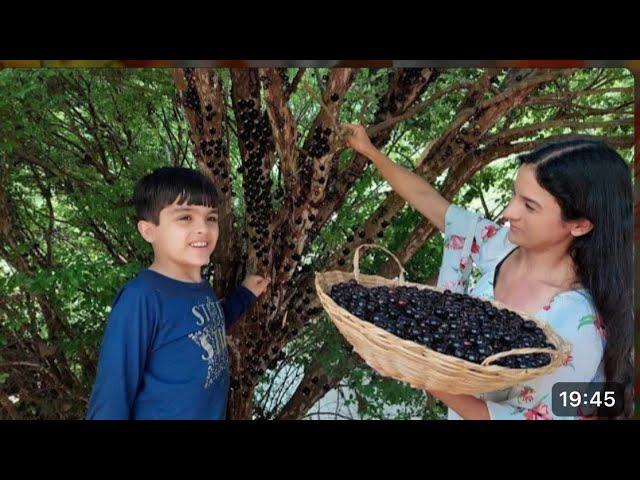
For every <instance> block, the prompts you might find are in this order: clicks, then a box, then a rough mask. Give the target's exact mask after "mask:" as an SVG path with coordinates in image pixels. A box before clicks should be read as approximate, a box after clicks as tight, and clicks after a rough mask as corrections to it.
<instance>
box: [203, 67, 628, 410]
mask: <svg viewBox="0 0 640 480" xmlns="http://www.w3.org/2000/svg"><path fill="white" fill-rule="evenodd" d="M442 73H443V72H440V71H438V70H436V69H431V68H423V69H420V68H405V69H398V70H390V71H389V78H388V86H387V90H386V91H385V92H384V93H383V94H382V95H381V96H380V97H379V99H378V100H377V104H376V106H375V112H374V115H373V119H372V121H371V123H370V124H369V125H368V127H369V131H370V136H371V138H372V141H373V143H374V144H375V145H376V146H377V147H378V148H384V147H385V145H386V144H387V142H388V141H389V139H390V137H391V134H392V132H393V130H394V128H395V127H396V126H397V125H398V124H399V123H401V122H405V121H406V120H408V119H411V118H413V117H416V116H418V115H420V112H422V111H423V110H424V109H427V108H429V106H430V105H431V104H433V103H434V102H436V101H437V100H438V99H440V98H442V97H443V96H445V95H447V94H452V93H454V92H463V93H464V95H463V96H462V98H461V100H460V101H459V104H458V105H457V107H456V113H455V115H454V116H453V118H452V120H451V121H450V122H449V125H448V126H447V128H445V129H444V131H443V132H441V133H440V134H439V136H438V137H437V138H436V139H435V140H434V141H432V142H431V144H430V145H429V148H428V149H427V150H425V151H424V152H423V154H422V156H421V157H420V159H419V163H418V165H417V166H416V167H415V172H416V173H418V174H420V175H422V176H423V177H424V178H426V179H427V180H428V181H431V182H433V181H434V180H435V179H436V178H437V177H438V176H439V175H441V174H442V173H443V172H445V171H448V175H447V178H446V181H445V183H444V185H443V192H442V193H443V194H444V195H445V196H446V197H447V198H452V197H453V196H454V195H455V193H456V192H457V191H458V190H459V189H460V188H461V187H462V185H464V184H465V183H466V182H468V181H469V180H470V179H471V178H472V177H473V175H474V174H475V173H476V172H478V171H479V170H480V169H481V168H482V167H484V166H486V165H488V164H490V163H491V162H492V161H494V160H496V159H499V158H504V157H507V156H509V155H511V154H513V153H518V152H522V151H525V150H527V149H531V148H533V147H535V146H536V145H537V144H539V143H541V142H542V141H544V139H543V138H537V134H538V133H541V132H544V131H547V130H550V129H564V128H569V129H571V130H572V131H573V130H580V129H608V128H615V127H616V126H620V125H629V124H630V122H631V118H630V117H629V116H624V115H623V116H622V118H615V119H611V120H609V119H607V120H598V121H593V122H590V121H588V119H586V118H585V116H588V113H587V112H585V111H584V109H582V108H581V106H578V105H575V106H572V105H571V103H572V100H573V99H575V98H578V97H580V96H582V95H589V94H590V93H591V94H595V93H598V92H597V90H598V89H599V88H602V86H599V85H596V82H594V83H593V84H592V85H586V86H585V88H584V90H571V89H569V88H568V82H563V80H565V79H568V78H570V77H571V76H572V75H574V74H575V70H518V71H509V72H498V71H495V70H489V69H488V70H485V71H481V72H478V75H477V76H476V78H474V79H473V80H471V81H466V82H459V83H454V84H453V85H450V86H448V87H446V88H438V87H437V79H438V77H439V75H441V74H442ZM445 73H446V72H445ZM356 74H357V72H356V71H355V70H354V69H348V68H339V69H333V70H330V71H329V73H328V74H327V76H326V77H325V78H324V79H323V80H324V81H322V82H318V83H317V84H316V87H317V88H318V92H317V94H316V96H314V97H313V98H314V99H315V100H316V102H317V103H319V104H320V108H318V110H317V112H318V113H317V115H316V116H315V118H314V119H313V120H312V121H311V122H310V123H309V125H308V127H307V129H306V131H305V132H303V134H301V135H300V134H299V133H298V132H299V127H298V125H297V123H296V119H295V115H294V114H293V113H292V112H291V109H290V107H289V105H288V102H287V99H288V98H290V95H291V92H290V90H289V87H290V85H289V84H288V77H287V74H286V73H284V72H283V70H282V69H254V70H252V69H243V70H232V71H231V92H232V105H233V110H234V114H235V119H236V128H237V136H238V145H239V150H240V154H241V157H242V173H243V175H244V185H245V188H244V199H245V203H246V212H247V218H246V229H245V233H244V235H245V237H244V238H245V239H246V240H248V241H247V242H246V250H247V251H248V254H249V255H248V258H247V264H248V265H249V266H250V267H249V269H250V270H251V271H255V272H257V273H260V274H262V275H268V276H269V277H270V278H271V280H272V285H271V289H270V291H269V292H267V294H265V296H264V297H263V299H261V301H260V302H259V303H258V305H257V306H256V308H254V309H253V310H252V311H251V312H249V314H248V315H247V319H246V320H245V321H243V322H241V323H240V324H239V325H238V327H236V328H235V329H234V330H233V331H232V332H231V333H230V335H229V346H230V350H231V355H232V358H233V359H234V362H233V368H232V379H233V380H232V389H231V396H230V404H229V405H230V407H229V416H230V418H252V416H253V415H254V414H255V411H254V405H253V399H254V396H253V394H252V391H253V389H254V388H255V386H256V383H257V382H259V380H260V377H261V375H263V373H264V372H265V371H266V370H268V369H273V368H274V367H275V366H276V365H277V362H278V361H281V360H283V359H284V357H285V354H284V353H283V352H284V351H285V350H284V347H285V346H286V345H287V343H288V341H289V340H290V339H291V338H292V337H293V336H295V335H296V334H297V333H298V332H299V331H300V330H301V329H302V328H304V327H305V326H307V325H309V324H310V323H312V322H313V321H314V319H315V318H316V317H317V316H318V315H319V314H320V313H321V309H320V307H319V303H318V300H317V297H316V296H315V294H314V291H313V275H314V271H315V270H320V269H344V268H349V267H350V264H349V262H348V260H349V258H350V256H351V255H352V252H353V251H354V249H355V248H356V247H357V246H358V245H360V244H362V243H365V242H367V243H372V242H377V241H381V240H383V239H384V235H385V230H386V229H387V228H388V227H389V226H390V225H392V223H393V222H394V219H395V218H396V217H397V215H398V214H399V212H400V211H401V209H402V208H403V207H404V205H405V202H404V201H403V200H402V199H401V198H400V197H399V196H398V195H396V194H394V193H389V194H388V195H387V197H386V199H385V200H384V201H383V202H381V204H380V205H379V207H378V208H377V209H376V210H375V211H374V212H373V214H372V215H371V216H370V217H369V218H368V220H366V221H365V222H364V224H363V225H360V226H358V227H357V228H355V229H354V231H353V232H352V233H351V234H350V235H347V236H346V237H345V242H344V244H343V245H342V246H341V247H339V248H336V250H335V252H334V254H333V255H331V256H330V257H328V258H327V259H326V260H325V262H324V263H323V264H322V265H318V264H316V265H314V268H313V269H311V268H305V267H304V266H302V265H301V260H302V259H303V258H304V256H305V254H306V253H308V247H309V245H310V243H311V242H312V241H313V240H314V239H315V238H316V236H317V235H318V234H319V232H320V231H321V229H322V227H323V226H324V225H325V224H326V223H327V222H328V221H329V219H330V218H331V216H332V215H334V213H336V212H337V211H339V210H340V208H341V207H342V205H343V202H344V200H345V197H346V196H347V195H348V193H349V191H350V189H351V188H352V187H353V186H354V185H355V184H356V183H357V182H358V180H359V179H360V177H361V175H362V174H363V172H364V170H365V169H366V168H367V160H366V159H365V158H363V157H362V156H360V155H355V154H354V155H352V156H351V158H350V159H349V162H348V164H347V165H346V166H345V167H344V168H343V169H342V170H341V171H340V172H339V173H338V171H337V170H336V166H337V164H338V161H339V157H340V154H341V153H342V152H343V151H344V142H343V141H341V140H342V139H341V138H340V132H339V125H340V123H341V116H340V110H341V108H342V106H343V103H344V100H345V95H346V93H347V92H348V91H349V89H350V88H351V87H352V86H353V81H354V77H355V76H356ZM191 75H193V74H191ZM307 75H310V73H309V72H308V71H307V72H303V73H302V74H301V75H299V76H298V75H296V79H297V81H298V82H301V83H303V84H304V82H305V76H307ZM193 77H194V78H196V76H193ZM299 77H302V78H301V79H300V78H299ZM196 82H197V80H196ZM553 84H556V85H565V89H564V90H563V89H562V88H557V89H556V90H554V91H553V93H549V94H543V93H542V94H541V92H544V91H545V88H546V87H547V86H549V85H553ZM298 88H299V87H298ZM201 90H202V87H200V88H198V89H197V91H201ZM594 91H596V92H595V93H594ZM600 93H604V92H600ZM261 100H262V102H261ZM533 105H537V106H541V105H544V106H545V107H546V108H547V109H548V110H549V111H553V110H557V111H556V113H555V114H554V113H553V112H552V113H551V116H550V117H549V118H548V119H546V120H545V121H542V122H540V123H538V124H532V125H526V126H523V127H519V128H514V127H512V125H513V124H514V123H516V122H517V119H518V118H519V117H523V116H524V115H526V112H527V108H531V107H532V106H533ZM627 106H628V105H627ZM559 107H561V108H559ZM572 107H574V108H572ZM623 108H624V107H623ZM618 111H619V110H618ZM607 112H610V113H614V112H615V110H612V109H611V108H610V109H607ZM607 112H598V111H597V109H596V111H593V112H591V113H593V115H599V114H605V115H606V113H607ZM585 114H587V115H585ZM350 120H351V121H357V119H354V118H351V119H350ZM191 127H192V130H193V128H194V125H193V124H191ZM556 136H557V135H556ZM523 139H524V140H526V141H523ZM607 140H608V141H609V142H610V143H612V144H613V145H614V146H616V147H620V148H623V147H629V146H631V138H630V137H629V136H628V135H622V136H614V137H608V138H607ZM200 165H203V162H200ZM274 169H276V170H277V171H278V172H279V178H280V179H281V180H280V181H281V184H280V185H278V188H279V189H280V191H281V192H282V193H281V194H283V197H284V198H283V199H282V201H281V202H280V203H279V207H278V208H277V209H275V210H274V209H272V208H271V205H272V203H273V202H272V198H271V195H272V190H273V189H272V188H271V187H272V186H271V185H270V184H269V179H270V173H271V172H272V171H273V170H274ZM434 233H435V229H434V227H433V225H431V224H430V223H429V222H428V221H426V220H424V221H423V222H421V224H420V225H418V226H417V227H416V228H415V230H414V232H412V233H411V234H409V235H408V236H407V238H406V240H405V241H404V242H403V244H402V246H401V248H400V249H399V250H398V251H397V252H396V253H397V254H398V255H399V256H400V258H401V259H402V260H403V261H408V260H409V259H410V258H411V257H412V256H413V255H414V254H415V253H416V251H417V250H418V249H419V248H420V246H421V245H423V244H424V243H425V241H427V240H428V239H429V238H430V237H431V236H432V235H433V234H434ZM384 268H385V270H388V267H386V266H385V267H384ZM226 288H230V285H227V286H226ZM343 374H344V373H343ZM339 380H340V378H337V377H336V378H329V377H328V376H327V372H324V371H323V369H322V365H321V364H320V363H319V362H315V363H314V362H311V363H310V367H309V370H308V371H306V372H305V374H304V377H303V379H302V381H301V382H300V384H299V386H298V388H297V390H296V391H295V392H294V393H293V396H292V397H291V399H290V400H289V402H288V403H287V404H286V405H285V406H284V407H283V408H282V409H281V410H280V411H278V412H271V415H272V416H276V417H277V418H300V417H301V416H303V415H304V414H305V413H306V412H307V411H308V409H309V408H310V407H311V406H312V405H313V404H314V403H315V402H316V401H317V400H318V399H319V398H320V396H321V395H322V394H323V393H324V392H326V391H327V389H329V388H331V387H333V386H334V385H335V384H336V382H337V381H339ZM261 414H264V412H261Z"/></svg>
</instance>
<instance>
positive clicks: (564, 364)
mask: <svg viewBox="0 0 640 480" xmlns="http://www.w3.org/2000/svg"><path fill="white" fill-rule="evenodd" d="M572 361H573V355H571V354H569V355H567V358H565V359H564V360H563V361H562V366H563V367H566V366H567V365H569V364H571V362H572Z"/></svg>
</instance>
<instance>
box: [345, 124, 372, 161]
mask: <svg viewBox="0 0 640 480" xmlns="http://www.w3.org/2000/svg"><path fill="white" fill-rule="evenodd" d="M344 127H345V128H344V130H345V134H346V137H347V138H346V142H347V146H348V147H349V148H352V149H353V150H355V151H356V152H358V153H359V154H361V155H365V156H368V154H369V153H371V152H372V151H374V150H375V149H376V147H374V146H373V144H372V143H371V140H370V139H369V135H367V130H366V129H365V128H364V126H363V125H355V124H352V123H347V124H346V125H344Z"/></svg>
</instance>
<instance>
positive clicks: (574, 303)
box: [347, 125, 633, 420]
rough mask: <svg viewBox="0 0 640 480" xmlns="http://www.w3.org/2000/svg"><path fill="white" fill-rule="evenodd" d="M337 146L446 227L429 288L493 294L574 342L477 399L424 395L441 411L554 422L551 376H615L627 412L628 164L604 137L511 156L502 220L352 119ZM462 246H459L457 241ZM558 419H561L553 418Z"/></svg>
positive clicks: (630, 318)
mask: <svg viewBox="0 0 640 480" xmlns="http://www.w3.org/2000/svg"><path fill="white" fill-rule="evenodd" d="M348 127H349V129H350V130H351V131H352V135H351V136H350V137H349V138H348V140H347V144H348V146H349V147H351V148H352V149H354V150H355V151H356V152H358V153H360V154H361V155H364V156H365V157H367V158H368V159H370V160H371V161H372V162H373V164H374V165H375V166H376V167H377V169H378V170H379V171H380V173H381V174H382V176H383V177H384V178H385V179H386V180H387V181H388V182H389V184H390V185H391V187H392V188H393V189H394V190H395V191H396V193H398V195H400V196H401V197H402V198H404V199H405V200H406V201H407V202H408V203H409V204H410V205H411V206H412V207H414V208H415V209H416V210H418V211H419V212H420V213H421V214H422V215H424V216H425V217H426V218H427V219H429V220H430V221H431V222H433V223H434V224H435V225H436V226H437V227H438V228H439V229H440V230H441V231H443V232H444V235H445V250H444V256H443V263H442V267H441V270H440V276H439V279H438V286H439V287H442V288H448V289H450V290H453V291H464V289H465V287H466V280H465V279H466V277H468V274H469V272H470V269H471V262H472V261H473V263H475V264H476V265H477V267H478V268H479V269H480V273H481V275H482V276H481V278H480V280H479V281H478V283H477V285H476V286H475V287H474V288H473V290H472V291H471V292H469V293H470V294H472V295H475V296H479V297H484V298H487V299H490V300H493V299H495V300H498V301H500V302H503V303H505V304H507V305H509V306H511V307H513V308H515V309H518V310H521V311H524V312H527V313H528V314H531V315H533V316H534V317H536V318H537V319H539V320H541V321H543V322H548V323H549V325H550V326H551V327H552V328H553V329H554V330H555V331H556V332H557V333H558V334H559V335H560V336H562V337H563V338H564V339H565V340H566V341H568V342H570V343H571V344H572V347H573V348H572V352H571V356H570V357H569V358H568V359H567V361H566V362H565V364H564V365H563V366H562V367H560V368H558V369H557V370H555V371H554V372H553V373H551V374H549V375H546V376H543V377H539V378H537V379H535V380H532V381H528V382H526V383H525V384H522V385H517V386H515V387H513V388H509V389H506V390H502V391H497V392H490V393H486V394H482V395H478V396H475V395H454V394H450V393H448V392H440V391H439V392H436V391H431V392H429V393H430V394H431V395H433V396H434V397H436V398H438V399H439V400H441V401H442V402H443V403H445V404H446V405H447V406H448V407H449V419H482V420H488V419H491V420H494V419H496V420H497V419H527V420H547V419H549V420H550V419H553V418H556V417H555V416H554V415H553V413H552V411H551V389H552V387H553V385H554V384H555V383H557V382H604V381H609V382H619V383H621V384H623V386H624V388H625V395H624V396H625V398H624V402H625V405H624V407H625V408H624V416H625V417H627V418H628V417H629V416H631V412H632V376H633V363H632V362H633V360H632V342H633V313H632V296H631V288H632V255H633V254H632V243H631V242H632V229H633V217H632V186H631V176H630V169H629V168H628V166H627V165H626V164H625V162H624V161H623V159H622V158H621V157H620V156H619V155H618V154H617V153H616V152H615V151H614V150H613V149H611V148H610V147H608V146H607V145H606V144H605V143H603V142H600V141H594V140H586V139H571V140H566V141H562V142H556V143H548V144H546V145H543V146H541V147H539V148H538V149H536V150H534V151H532V152H530V153H529V154H526V155H522V156H521V157H520V167H519V169H518V173H517V177H516V180H515V184H514V195H513V198H512V199H511V201H510V203H509V205H508V207H507V208H506V210H505V211H504V213H503V216H504V218H505V219H506V220H508V222H509V224H508V226H504V227H503V226H501V225H499V224H497V223H494V222H491V221H489V220H487V219H484V218H481V217H480V216H479V215H478V214H476V213H474V212H470V211H467V210H464V209H462V208H460V207H458V206H457V205H453V204H451V203H450V202H449V201H447V200H446V199H445V198H444V197H442V196H441V195H440V194H439V193H438V192H437V191H436V190H435V189H434V188H433V187H432V186H431V185H429V184H428V183H427V182H426V181H425V180H424V179H423V178H422V177H420V176H418V175H416V174H414V173H412V172H410V171H408V170H407V169H405V168H404V167H401V166H400V165H396V164H395V163H394V162H393V161H391V160H390V159H389V158H387V157H386V156H385V155H383V154H382V153H380V152H379V151H378V150H377V149H376V148H375V147H374V146H373V145H372V143H371V141H370V140H369V137H368V136H367V133H366V130H365V129H364V127H363V126H361V125H349V126H348ZM465 247H466V248H465ZM561 418H567V417H561Z"/></svg>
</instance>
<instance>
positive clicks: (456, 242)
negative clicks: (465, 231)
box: [444, 235, 466, 250]
mask: <svg viewBox="0 0 640 480" xmlns="http://www.w3.org/2000/svg"><path fill="white" fill-rule="evenodd" d="M465 240H466V239H465V237H461V236H460V235H451V237H450V238H449V240H448V241H447V243H445V245H444V248H448V249H450V250H461V249H462V247H463V246H464V241H465Z"/></svg>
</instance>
